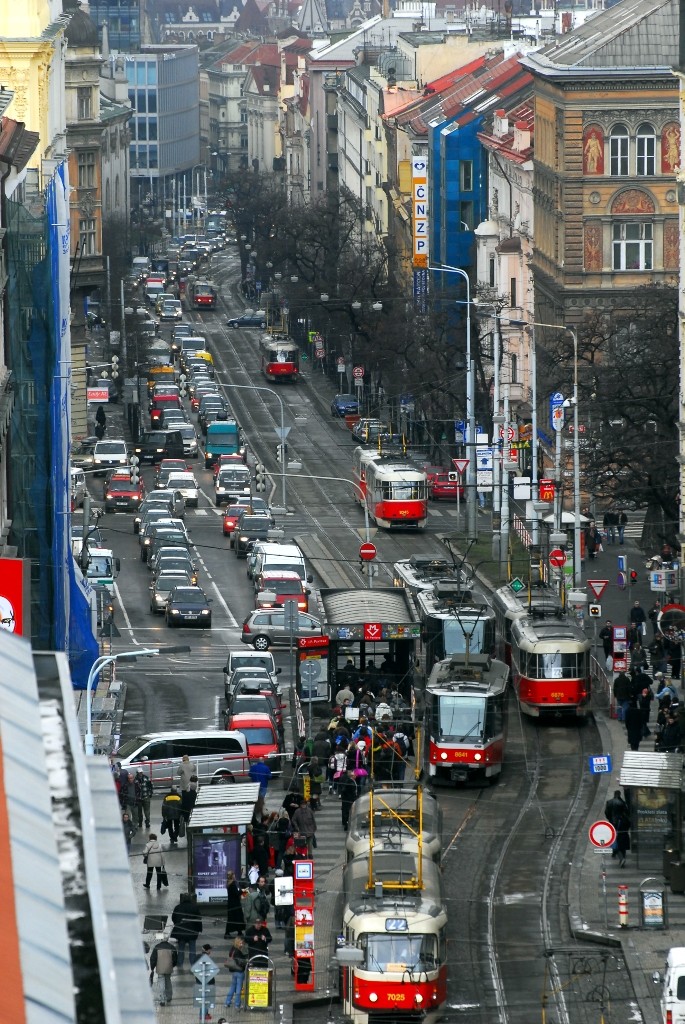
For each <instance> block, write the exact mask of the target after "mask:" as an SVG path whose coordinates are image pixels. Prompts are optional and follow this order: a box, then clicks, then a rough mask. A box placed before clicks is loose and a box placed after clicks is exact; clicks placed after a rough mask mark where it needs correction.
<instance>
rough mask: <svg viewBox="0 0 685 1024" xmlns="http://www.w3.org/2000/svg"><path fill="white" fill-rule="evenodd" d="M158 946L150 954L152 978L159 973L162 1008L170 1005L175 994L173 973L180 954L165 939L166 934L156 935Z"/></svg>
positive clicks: (159, 994)
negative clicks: (172, 980) (155, 973)
mask: <svg viewBox="0 0 685 1024" xmlns="http://www.w3.org/2000/svg"><path fill="white" fill-rule="evenodd" d="M155 939H157V940H158V941H157V945H156V946H155V947H154V949H153V950H152V953H151V954H150V978H151V979H152V976H153V975H154V972H155V971H157V1001H158V1003H159V1005H160V1006H166V1005H167V1003H170V1002H171V1000H172V997H173V994H174V990H173V987H172V984H171V973H172V971H173V969H174V967H175V966H176V964H177V962H178V953H177V952H176V950H175V949H174V947H173V946H172V944H171V943H170V942H169V940H168V939H165V938H164V932H158V933H157V934H156V935H155Z"/></svg>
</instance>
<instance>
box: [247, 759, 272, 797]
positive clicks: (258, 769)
mask: <svg viewBox="0 0 685 1024" xmlns="http://www.w3.org/2000/svg"><path fill="white" fill-rule="evenodd" d="M271 776H272V771H271V769H270V768H269V766H268V764H267V763H266V760H265V759H264V758H263V757H258V758H257V760H256V761H255V763H254V764H253V765H251V766H250V778H251V779H252V781H253V782H258V783H259V795H260V796H262V797H265V796H266V791H267V789H268V788H269V783H270V782H271Z"/></svg>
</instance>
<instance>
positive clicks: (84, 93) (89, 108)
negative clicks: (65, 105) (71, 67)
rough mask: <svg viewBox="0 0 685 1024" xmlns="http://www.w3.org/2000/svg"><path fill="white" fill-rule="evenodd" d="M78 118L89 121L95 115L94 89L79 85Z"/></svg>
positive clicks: (77, 94) (77, 98)
mask: <svg viewBox="0 0 685 1024" xmlns="http://www.w3.org/2000/svg"><path fill="white" fill-rule="evenodd" d="M76 107H77V114H76V116H77V118H78V120H79V121H89V120H90V118H91V117H92V116H93V90H92V89H89V88H85V87H79V88H78V89H77V90H76Z"/></svg>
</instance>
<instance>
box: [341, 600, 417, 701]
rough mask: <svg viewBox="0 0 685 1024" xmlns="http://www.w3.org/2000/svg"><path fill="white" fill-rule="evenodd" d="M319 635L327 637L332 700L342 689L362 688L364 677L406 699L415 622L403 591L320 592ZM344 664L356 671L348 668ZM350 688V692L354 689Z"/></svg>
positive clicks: (409, 682) (411, 673)
mask: <svg viewBox="0 0 685 1024" xmlns="http://www.w3.org/2000/svg"><path fill="white" fill-rule="evenodd" d="M321 604H322V606H323V630H324V633H326V635H327V636H328V638H329V658H328V681H329V693H330V696H331V699H332V698H333V697H335V694H336V693H337V692H338V690H339V689H341V687H343V686H345V685H352V684H354V686H356V687H357V688H358V687H359V686H363V685H364V682H365V680H366V677H367V666H368V662H369V661H371V662H373V665H374V668H373V669H371V670H370V671H369V672H368V675H369V677H370V681H371V680H372V681H373V683H374V685H375V688H376V689H377V688H378V686H379V685H382V686H388V687H392V688H393V689H398V690H399V692H400V693H401V694H402V696H403V697H404V698H405V700H408V699H409V696H410V686H411V680H412V677H413V668H414V658H415V654H416V648H417V644H418V643H419V642H420V640H421V623H420V622H419V620H418V618H417V615H416V612H415V611H414V607H413V605H412V602H411V599H410V597H409V594H408V592H407V591H406V590H405V589H404V588H403V587H391V588H387V589H382V590H381V589H379V590H362V589H359V590H322V591H321ZM348 661H351V662H352V663H353V665H354V671H351V670H350V669H349V668H346V667H345V666H346V664H347V662H348ZM354 686H353V689H354Z"/></svg>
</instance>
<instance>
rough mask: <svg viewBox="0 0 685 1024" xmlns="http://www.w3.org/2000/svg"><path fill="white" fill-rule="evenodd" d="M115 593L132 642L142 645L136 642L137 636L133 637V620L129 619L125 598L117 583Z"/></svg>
mask: <svg viewBox="0 0 685 1024" xmlns="http://www.w3.org/2000/svg"><path fill="white" fill-rule="evenodd" d="M114 593H115V594H116V598H117V601H118V602H119V606H120V608H121V610H122V612H123V614H124V621H125V623H126V628H127V630H128V631H129V633H130V634H131V642H132V643H134V644H140V641H139V640H136V638H135V636H134V635H133V626H132V625H131V620H130V619H129V617H128V612H127V611H126V605H125V604H124V601H123V598H122V596H121V591H120V590H119V587H118V586H117V584H116V583H115V584H114ZM148 628H149V627H148Z"/></svg>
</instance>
